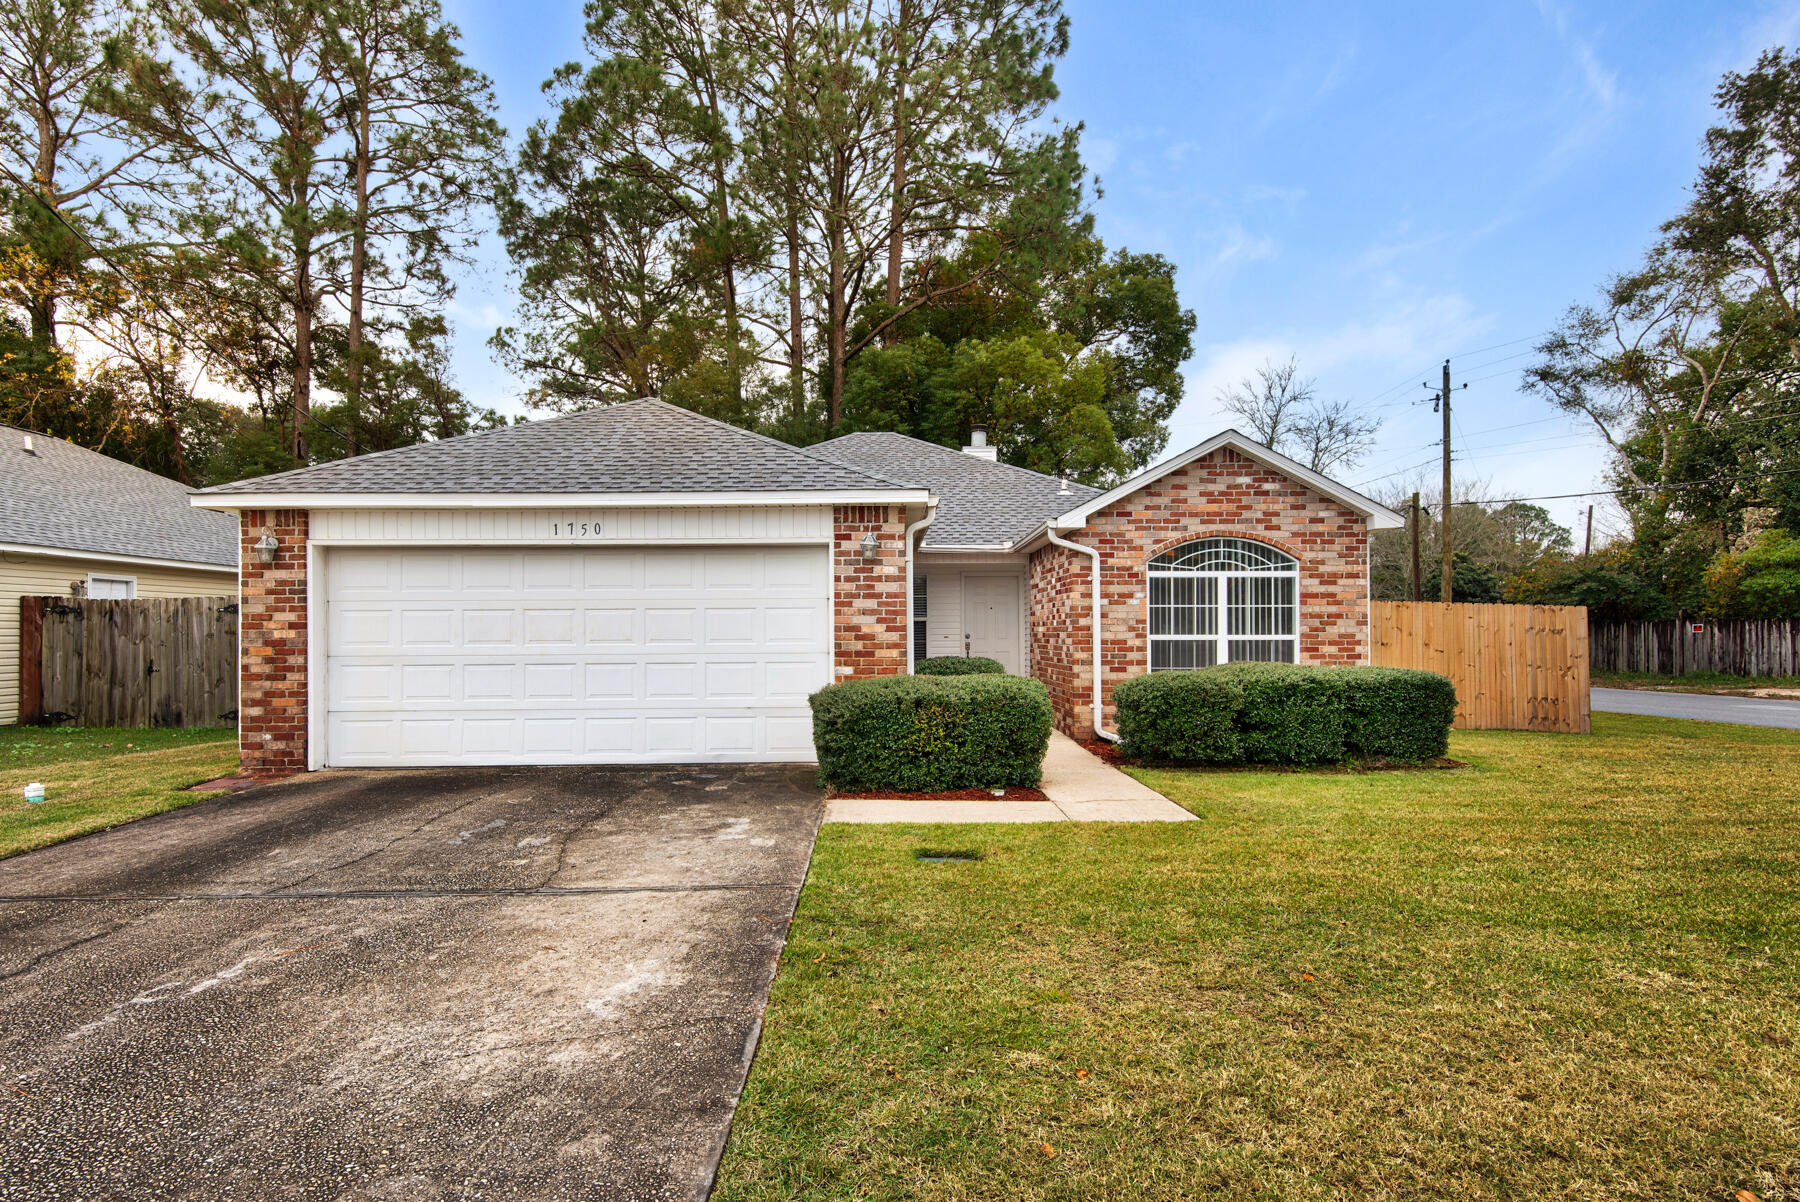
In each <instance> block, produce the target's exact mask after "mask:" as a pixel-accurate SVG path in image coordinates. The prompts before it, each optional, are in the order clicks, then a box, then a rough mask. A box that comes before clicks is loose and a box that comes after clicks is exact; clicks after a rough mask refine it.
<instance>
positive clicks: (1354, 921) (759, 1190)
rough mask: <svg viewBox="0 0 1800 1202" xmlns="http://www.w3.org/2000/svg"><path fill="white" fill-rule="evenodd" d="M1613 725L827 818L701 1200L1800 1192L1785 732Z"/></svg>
mask: <svg viewBox="0 0 1800 1202" xmlns="http://www.w3.org/2000/svg"><path fill="white" fill-rule="evenodd" d="M1594 731H1595V733H1594V734H1593V735H1592V736H1578V735H1532V734H1514V733H1473V734H1459V735H1458V736H1457V737H1456V738H1455V739H1454V740H1453V743H1452V747H1451V754H1452V755H1453V756H1455V757H1457V758H1459V759H1463V760H1467V761H1468V762H1469V763H1470V764H1471V767H1469V768H1467V769H1462V770H1458V771H1435V772H1431V771H1422V772H1408V773H1370V774H1363V775H1355V774H1349V775H1346V774H1342V773H1337V774H1326V775H1297V774H1281V773H1257V772H1211V773H1181V772H1145V773H1142V777H1143V779H1144V780H1146V781H1148V782H1149V783H1151V784H1153V785H1154V786H1156V787H1157V788H1159V789H1162V790H1164V791H1166V792H1167V793H1168V794H1169V795H1170V796H1172V797H1174V798H1176V799H1177V800H1178V801H1180V802H1182V803H1183V804H1184V805H1186V806H1188V807H1189V808H1190V809H1192V810H1193V811H1194V812H1195V813H1197V814H1199V815H1200V817H1201V818H1202V819H1203V821H1200V822H1195V823H1186V824H1181V825H1178V826H1159V825H1152V824H1145V825H1136V826H1127V825H1116V826H1115V825H1105V826H1103V825H1085V824H1063V825H1054V826H1052V825H1045V826H1011V827H1002V826H965V827H948V826H939V827H876V826H836V825H834V826H827V827H826V828H824V831H823V833H822V835H821V837H820V839H819V844H818V850H817V853H816V854H815V856H814V859H813V864H812V870H811V875H810V878H809V881H808V884H807V887H806V890H805V892H804V894H803V896H802V898H801V903H800V910H799V916H798V920H797V922H796V924H795V926H794V930H793V934H792V938H791V940H790V942H789V944H788V947H787V951H786V955H785V958H784V960H783V964H782V968H781V971H780V974H779V976H778V977H777V980H776V983H775V990H774V999H773V1004H772V1006H771V1008H770V1011H769V1014H768V1018H767V1024H766V1027H765V1030H764V1034H763V1041H762V1047H761V1051H760V1052H759V1054H758V1056H757V1060H756V1063H755V1067H754V1069H753V1071H752V1074H751V1080H750V1085H749V1089H748V1091H747V1093H746V1094H745V1097H744V1101H743V1105H742V1108H741V1110H740V1111H739V1114H738V1118H737V1121H736V1125H735V1128H734V1131H733V1134H732V1139H731V1146H730V1148H729V1150H728V1152H727V1155H726V1158H725V1163H724V1165H723V1169H722V1173H721V1178H720V1185H719V1188H718V1191H717V1193H716V1194H715V1195H714V1196H715V1197H716V1198H718V1199H721V1200H737V1199H752V1198H755V1199H777V1198H781V1199H786V1198H864V1197H867V1198H892V1199H903V1198H906V1199H910V1198H925V1199H938V1198H942V1199H975V1198H996V1199H997V1198H1007V1199H1019V1198H1022V1199H1036V1198H1069V1199H1075V1198H1081V1199H1089V1198H1170V1199H1175V1198H1184V1199H1185V1198H1212V1197H1219V1198H1234V1199H1235V1198H1333V1197H1341V1198H1366V1197H1407V1198H1433V1197H1474V1198H1551V1197H1555V1198H1579V1199H1583V1200H1588V1199H1626V1198H1630V1199H1637V1198H1674V1197H1683V1198H1717V1199H1731V1198H1732V1197H1733V1196H1734V1195H1735V1193H1736V1191H1738V1190H1740V1189H1747V1190H1750V1191H1752V1192H1753V1193H1754V1194H1756V1195H1757V1196H1759V1197H1786V1198H1790V1199H1791V1198H1794V1197H1796V1196H1800V1194H1797V1193H1796V1191H1800V963H1797V960H1796V941H1797V938H1800V801H1797V800H1796V799H1797V797H1800V735H1796V734H1794V733H1791V732H1782V731H1775V730H1763V729H1757V728H1751V727H1741V726H1717V725H1705V724H1699V723H1683V722H1676V721H1671V720H1664V719H1653V718H1630V717H1621V716H1615V715H1610V714H1596V715H1595V716H1594ZM921 847H933V848H939V849H956V848H969V849H976V850H980V851H981V852H983V853H985V859H983V860H982V861H980V862H978V863H929V864H927V863H919V862H916V861H915V860H914V857H913V853H914V851H915V850H916V849H918V848H921ZM1784 1191H1785V1192H1784Z"/></svg>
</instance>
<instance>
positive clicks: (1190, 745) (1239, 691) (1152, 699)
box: [1113, 671, 1244, 764]
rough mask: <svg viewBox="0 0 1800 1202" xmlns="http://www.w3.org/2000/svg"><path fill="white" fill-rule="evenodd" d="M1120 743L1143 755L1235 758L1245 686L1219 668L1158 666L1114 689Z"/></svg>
mask: <svg viewBox="0 0 1800 1202" xmlns="http://www.w3.org/2000/svg"><path fill="white" fill-rule="evenodd" d="M1113 702H1114V703H1115V704H1116V705H1117V707H1118V708H1117V715H1118V723H1119V749H1120V750H1121V751H1123V752H1124V753H1125V754H1126V755H1128V756H1130V757H1131V758H1133V759H1137V760H1146V761H1150V762H1162V761H1168V762H1173V763H1178V764H1229V763H1232V762H1234V761H1236V760H1239V759H1242V758H1243V757H1242V754H1241V753H1240V751H1239V744H1238V736H1237V725H1236V722H1237V714H1238V711H1239V710H1240V709H1242V708H1243V705H1244V686H1243V685H1242V684H1240V683H1238V682H1237V681H1236V680H1234V679H1230V678H1227V677H1224V676H1220V675H1218V674H1216V673H1214V672H1210V671H1208V672H1152V673H1151V674H1150V675H1148V676H1134V677H1132V678H1131V679H1130V680H1122V681H1120V682H1119V684H1118V685H1117V687H1115V688H1114V689H1113Z"/></svg>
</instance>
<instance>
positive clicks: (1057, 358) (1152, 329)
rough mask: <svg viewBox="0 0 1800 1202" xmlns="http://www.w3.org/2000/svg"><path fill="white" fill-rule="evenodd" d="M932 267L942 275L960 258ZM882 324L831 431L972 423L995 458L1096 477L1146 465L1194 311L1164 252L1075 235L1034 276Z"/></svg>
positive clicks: (1161, 432) (1158, 440)
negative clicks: (880, 336)
mask: <svg viewBox="0 0 1800 1202" xmlns="http://www.w3.org/2000/svg"><path fill="white" fill-rule="evenodd" d="M936 270H938V271H939V272H941V273H942V274H943V275H945V276H954V275H956V274H957V273H959V272H962V271H963V270H965V265H964V264H963V263H962V262H961V261H956V262H950V263H946V264H943V265H941V266H940V267H939V268H937V269H936ZM894 328H895V329H896V330H897V332H898V334H899V335H900V337H899V338H898V340H896V341H894V342H892V343H890V344H886V345H877V346H872V347H870V348H869V349H868V350H866V351H865V352H863V354H862V356H861V357H860V358H859V359H858V360H857V361H856V363H855V366H854V368H853V369H852V370H851V372H850V374H849V376H848V380H847V385H846V392H845V404H844V409H843V414H842V418H841V421H840V425H839V427H838V428H839V429H841V430H896V431H899V432H901V433H905V434H910V435H912V436H913V437H916V438H923V439H925V440H927V441H931V442H939V443H943V444H945V445H949V446H954V445H960V443H961V442H962V441H963V440H965V439H966V437H967V435H968V433H969V428H970V426H972V425H974V424H975V423H978V422H979V423H983V424H985V425H987V426H988V427H989V432H990V435H991V436H992V438H993V441H994V445H995V446H996V447H997V448H998V450H999V454H1000V458H1001V459H1002V460H1003V461H1004V462H1007V463H1014V464H1018V465H1020V466H1026V467H1032V468H1035V469H1037V470H1041V471H1046V472H1051V473H1053V474H1060V475H1067V476H1070V477H1071V478H1074V479H1078V480H1082V481H1086V482H1096V483H1098V482H1104V481H1107V480H1116V479H1118V478H1119V477H1120V476H1122V475H1125V474H1128V473H1129V472H1130V471H1132V470H1134V469H1137V468H1141V467H1143V466H1145V465H1147V464H1148V463H1150V462H1151V461H1152V460H1154V459H1155V457H1156V456H1157V455H1158V454H1160V453H1161V451H1162V449H1163V447H1164V445H1165V444H1166V443H1167V439H1168V434H1167V427H1166V425H1165V423H1166V421H1167V419H1168V416H1169V414H1170V413H1172V412H1173V411H1174V408H1175V406H1176V405H1177V404H1179V403H1180V400H1181V390H1182V380H1181V374H1180V370H1179V368H1180V364H1181V363H1182V361H1184V360H1185V359H1186V358H1187V356H1188V353H1189V347H1190V345H1191V336H1192V332H1193V328H1194V315H1193V313H1192V312H1190V311H1186V310H1183V309H1182V308H1181V306H1180V302H1179V300H1178V299H1177V297H1176V295H1175V286H1174V271H1173V268H1172V267H1171V266H1170V265H1169V264H1168V263H1167V261H1166V260H1164V259H1162V258H1161V257H1160V256H1157V255H1134V254H1130V253H1128V252H1120V253H1116V254H1113V255H1108V254H1107V253H1106V252H1105V248H1104V247H1103V246H1102V245H1101V244H1100V242H1099V240H1098V239H1095V238H1093V237H1091V236H1085V237H1082V238H1080V239H1078V240H1076V241H1075V242H1074V243H1073V253H1071V254H1070V255H1069V256H1068V257H1067V259H1066V260H1064V261H1063V262H1061V263H1057V264H1054V265H1053V266H1052V267H1051V268H1050V270H1049V271H1048V272H1047V273H1046V274H1045V275H1044V276H1040V277H1039V278H1035V279H1031V280H1028V281H1024V282H1023V286H1015V284H1014V282H1013V281H1010V280H1005V279H993V280H990V281H988V282H987V283H986V284H985V286H980V287H971V288H969V289H966V290H960V291H956V292H954V293H953V294H952V295H951V296H950V298H949V299H946V300H945V301H942V302H940V303H938V304H935V305H931V306H927V307H923V308H919V309H917V310H915V311H914V312H913V313H911V314H909V315H908V316H907V318H906V319H905V320H904V321H903V322H900V323H897V324H896V326H895V327H894ZM807 433H808V432H806V431H801V432H798V437H797V440H798V441H805V440H806V437H805V436H806V434H807ZM817 433H818V435H819V436H822V435H823V434H824V431H823V430H822V429H821V430H819V431H818V432H817ZM790 436H794V435H792V434H790Z"/></svg>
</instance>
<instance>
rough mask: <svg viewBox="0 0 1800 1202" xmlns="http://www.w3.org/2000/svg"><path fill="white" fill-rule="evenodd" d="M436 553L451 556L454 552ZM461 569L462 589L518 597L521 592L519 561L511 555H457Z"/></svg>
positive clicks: (467, 591)
mask: <svg viewBox="0 0 1800 1202" xmlns="http://www.w3.org/2000/svg"><path fill="white" fill-rule="evenodd" d="M434 554H439V555H445V556H449V555H451V554H452V552H448V551H440V552H434ZM457 566H458V567H459V568H460V569H461V574H460V575H461V579H460V582H459V583H460V591H462V592H464V593H492V594H497V595H502V596H510V597H516V596H518V593H519V581H518V574H517V567H518V565H517V563H516V562H515V561H514V559H513V558H512V557H511V556H504V555H480V554H464V555H461V556H458V557H457Z"/></svg>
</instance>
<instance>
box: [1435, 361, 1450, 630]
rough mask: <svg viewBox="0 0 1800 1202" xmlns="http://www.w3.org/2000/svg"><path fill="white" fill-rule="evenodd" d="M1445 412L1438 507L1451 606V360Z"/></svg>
mask: <svg viewBox="0 0 1800 1202" xmlns="http://www.w3.org/2000/svg"><path fill="white" fill-rule="evenodd" d="M1438 399H1439V400H1440V401H1442V402H1443V410H1444V499H1443V502H1442V503H1441V504H1440V505H1439V506H1438V531H1439V533H1440V535H1441V536H1442V538H1443V540H1444V590H1443V598H1442V600H1443V602H1444V604H1445V605H1448V604H1450V585H1451V579H1450V578H1451V573H1452V568H1451V559H1450V360H1448V359H1446V360H1444V391H1443V392H1441V393H1439V394H1438Z"/></svg>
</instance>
